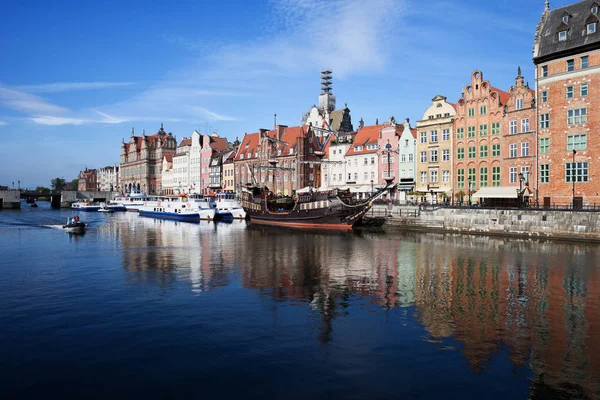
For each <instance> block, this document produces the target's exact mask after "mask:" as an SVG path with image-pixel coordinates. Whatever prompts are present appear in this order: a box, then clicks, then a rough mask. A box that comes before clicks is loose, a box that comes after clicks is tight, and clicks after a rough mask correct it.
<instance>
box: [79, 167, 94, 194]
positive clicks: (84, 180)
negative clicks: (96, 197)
mask: <svg viewBox="0 0 600 400" xmlns="http://www.w3.org/2000/svg"><path fill="white" fill-rule="evenodd" d="M78 178H79V181H78V182H77V190H78V191H79V192H95V191H97V190H98V173H97V171H96V170H95V169H87V168H86V169H85V171H80V172H79V177H78Z"/></svg>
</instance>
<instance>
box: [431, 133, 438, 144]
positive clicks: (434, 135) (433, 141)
mask: <svg viewBox="0 0 600 400" xmlns="http://www.w3.org/2000/svg"><path fill="white" fill-rule="evenodd" d="M431 142H432V143H437V131H431Z"/></svg>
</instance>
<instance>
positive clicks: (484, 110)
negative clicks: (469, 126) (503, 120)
mask: <svg viewBox="0 0 600 400" xmlns="http://www.w3.org/2000/svg"><path fill="white" fill-rule="evenodd" d="M479 114H481V115H486V114H487V106H480V107H479Z"/></svg>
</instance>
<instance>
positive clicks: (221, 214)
mask: <svg viewBox="0 0 600 400" xmlns="http://www.w3.org/2000/svg"><path fill="white" fill-rule="evenodd" d="M216 197H217V201H216V205H215V219H221V220H230V219H244V218H246V212H245V211H244V209H243V208H242V206H241V205H240V203H239V202H238V201H237V199H236V198H235V194H234V193H226V192H222V193H217V196H216Z"/></svg>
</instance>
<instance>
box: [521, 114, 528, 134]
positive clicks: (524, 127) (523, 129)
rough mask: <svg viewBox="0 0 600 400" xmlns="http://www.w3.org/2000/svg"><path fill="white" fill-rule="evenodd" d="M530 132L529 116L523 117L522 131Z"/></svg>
mask: <svg viewBox="0 0 600 400" xmlns="http://www.w3.org/2000/svg"><path fill="white" fill-rule="evenodd" d="M526 132H529V118H523V119H522V120H521V133H526Z"/></svg>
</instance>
